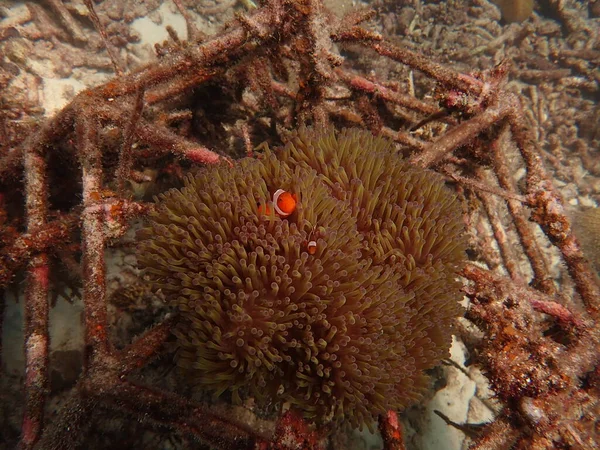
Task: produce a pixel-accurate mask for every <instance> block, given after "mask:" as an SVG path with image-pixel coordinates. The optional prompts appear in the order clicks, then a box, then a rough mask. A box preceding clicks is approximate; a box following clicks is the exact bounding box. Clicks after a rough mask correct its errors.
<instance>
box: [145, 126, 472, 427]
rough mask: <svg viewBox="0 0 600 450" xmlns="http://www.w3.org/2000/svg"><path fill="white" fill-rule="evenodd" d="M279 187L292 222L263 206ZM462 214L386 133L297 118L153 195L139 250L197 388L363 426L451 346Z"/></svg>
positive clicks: (420, 383) (410, 395)
mask: <svg viewBox="0 0 600 450" xmlns="http://www.w3.org/2000/svg"><path fill="white" fill-rule="evenodd" d="M278 190H284V191H285V192H289V193H293V194H294V198H295V200H297V204H296V205H295V206H296V207H295V210H294V211H293V212H292V213H291V214H290V215H289V216H287V217H285V218H282V217H280V216H278V215H277V214H276V212H275V211H274V210H273V208H270V207H268V208H264V207H263V206H262V205H268V206H272V202H271V200H272V196H273V193H274V192H276V191H278ZM461 218H462V208H461V204H460V202H459V200H458V198H457V197H456V195H454V194H453V193H452V191H451V190H450V189H448V188H447V187H446V186H445V183H444V180H443V179H442V178H441V177H440V176H439V175H438V174H436V173H434V172H432V171H428V170H421V169H416V168H414V167H411V166H410V165H408V164H407V163H406V162H403V161H402V159H401V157H400V156H399V155H398V154H397V153H396V152H395V151H394V148H393V145H392V143H390V142H389V141H387V140H385V139H383V138H379V137H374V136H373V135H371V134H370V133H369V132H366V131H362V130H345V131H343V132H341V133H340V134H339V135H336V133H335V131H334V130H332V129H310V128H303V129H301V130H299V131H298V132H297V133H295V134H294V135H293V136H292V137H291V138H290V139H289V141H288V142H287V144H286V145H285V146H284V147H283V148H281V149H279V150H277V151H275V152H273V151H271V150H267V151H266V153H265V154H264V155H262V158H260V159H251V158H246V159H243V160H241V161H238V162H237V163H236V164H235V166H234V167H233V168H230V167H228V166H225V165H223V166H216V167H215V166H213V167H207V168H205V169H202V170H201V172H200V173H198V174H197V175H196V176H191V175H190V176H188V177H187V179H186V181H185V186H184V187H183V188H182V189H180V190H171V191H169V192H167V193H166V194H162V195H160V197H159V200H158V204H157V207H156V211H155V212H154V213H152V214H151V216H150V221H149V225H148V226H147V227H146V228H144V229H143V230H142V231H141V232H140V235H139V237H140V250H139V255H138V257H139V261H140V263H141V265H142V266H143V267H144V268H145V273H146V274H147V276H148V277H149V279H150V281H151V283H153V286H154V287H155V288H156V289H161V290H162V293H163V294H164V296H165V297H166V299H167V300H168V301H169V302H170V303H171V305H173V306H174V307H175V309H176V310H177V311H178V312H179V322H178V324H177V326H176V328H175V334H176V336H177V341H178V346H179V347H178V352H177V361H178V364H179V365H180V366H181V367H182V368H184V369H187V370H186V371H185V373H186V374H187V377H188V379H189V380H190V381H191V382H192V383H193V384H195V385H196V386H198V387H201V388H203V389H207V390H210V391H212V392H214V393H216V394H217V395H218V394H221V393H223V392H225V391H229V392H231V395H232V399H233V400H234V401H236V402H239V401H241V398H242V397H243V396H252V397H254V398H255V399H256V400H257V401H258V402H259V403H262V404H266V403H268V402H273V403H277V402H288V403H289V404H291V405H292V407H294V408H297V409H298V410H300V411H301V412H302V413H303V414H304V416H305V417H306V418H308V419H311V420H314V421H317V422H324V421H331V420H334V421H342V420H344V421H346V422H348V423H350V424H352V425H353V426H355V427H356V426H360V427H362V425H363V424H367V425H368V426H369V427H370V426H371V424H372V421H373V418H374V416H375V415H377V414H380V413H382V412H384V411H386V410H387V409H403V408H405V407H407V406H409V405H411V404H413V403H414V402H415V401H417V400H418V399H419V398H420V397H421V396H422V394H423V392H424V391H425V390H426V389H427V388H428V379H427V376H426V375H425V374H424V370H426V369H429V368H431V367H433V366H435V365H436V364H438V363H439V362H440V360H441V359H442V358H444V357H447V356H448V349H449V347H450V343H451V334H452V329H453V323H454V321H455V319H456V317H457V316H458V315H460V313H461V307H460V306H459V300H460V298H461V296H460V293H459V288H460V283H459V281H458V279H457V272H458V270H459V269H460V266H461V264H462V261H463V259H464V256H465V240H464V239H463V237H462V235H463V225H462V219H461ZM309 241H310V242H313V244H314V243H316V247H314V248H312V249H311V251H310V252H308V251H307V242H309Z"/></svg>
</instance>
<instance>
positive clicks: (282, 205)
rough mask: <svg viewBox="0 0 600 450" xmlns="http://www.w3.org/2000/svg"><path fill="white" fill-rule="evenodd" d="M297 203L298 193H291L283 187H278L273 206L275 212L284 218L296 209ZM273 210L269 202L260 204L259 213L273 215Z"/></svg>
mask: <svg viewBox="0 0 600 450" xmlns="http://www.w3.org/2000/svg"><path fill="white" fill-rule="evenodd" d="M296 203H298V198H297V196H296V194H290V193H289V192H287V191H284V190H283V189H277V190H276V191H275V193H274V194H273V208H274V209H275V214H277V216H279V217H281V218H282V219H283V218H285V217H288V216H289V215H290V214H292V213H293V212H294V211H295V210H296ZM271 213H272V210H271V207H270V206H269V204H264V205H261V204H259V205H258V214H264V215H267V216H268V215H271Z"/></svg>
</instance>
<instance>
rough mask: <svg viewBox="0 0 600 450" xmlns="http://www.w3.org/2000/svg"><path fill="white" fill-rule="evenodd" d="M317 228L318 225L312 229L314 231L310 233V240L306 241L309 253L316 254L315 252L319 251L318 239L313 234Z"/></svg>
mask: <svg viewBox="0 0 600 450" xmlns="http://www.w3.org/2000/svg"><path fill="white" fill-rule="evenodd" d="M315 228H316V226H315V227H314V228H313V229H312V231H311V232H310V234H309V235H308V241H304V245H305V246H306V251H307V252H308V254H309V255H314V254H315V253H317V241H316V239H315V238H314V237H313V234H314V233H315Z"/></svg>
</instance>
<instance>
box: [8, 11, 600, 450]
mask: <svg viewBox="0 0 600 450" xmlns="http://www.w3.org/2000/svg"><path fill="white" fill-rule="evenodd" d="M159 3H160V2H158V1H151V2H134V1H129V2H123V1H120V0H104V1H94V2H92V1H91V0H84V2H83V4H84V6H82V5H81V4H80V3H79V2H64V3H63V2H60V1H56V0H52V1H50V0H49V1H47V2H43V3H39V2H33V1H25V2H22V3H21V2H11V1H9V4H10V8H6V7H5V6H4V5H5V4H6V1H3V2H1V3H0V16H2V22H1V23H0V46H1V47H2V48H1V49H0V98H1V100H0V236H1V237H2V239H1V241H0V261H1V262H2V264H0V288H1V289H2V290H3V292H2V293H3V294H6V292H8V291H18V290H19V289H20V287H21V286H26V290H25V292H19V293H18V294H19V298H20V301H21V304H22V305H23V307H24V311H25V314H24V320H23V322H24V326H23V328H24V345H23V348H24V352H23V358H24V368H23V370H20V371H19V372H18V373H17V374H9V375H5V374H4V373H3V375H2V379H1V380H0V382H1V387H2V389H0V400H1V401H0V417H2V419H3V420H1V421H0V433H1V437H0V439H2V440H4V441H6V442H7V446H8V447H10V448H12V447H16V446H17V445H19V446H20V448H23V449H30V448H43V449H47V448H77V447H81V446H85V447H86V448H90V449H94V448H114V447H117V446H126V447H128V448H144V449H145V448H149V447H152V446H154V447H160V448H173V447H179V448H186V447H187V448H206V446H212V447H216V448H229V449H232V448H235V449H239V448H274V449H288V448H303V447H304V448H306V447H309V448H315V449H317V448H325V447H326V446H328V445H329V446H330V447H335V448H346V447H351V446H352V445H353V444H354V442H351V441H352V439H351V438H346V439H345V440H344V439H343V436H341V435H340V434H339V433H338V434H336V431H335V430H331V429H329V428H327V427H325V428H309V427H307V424H306V422H305V421H304V420H302V419H301V418H300V417H298V416H297V415H295V414H287V413H286V414H284V415H283V416H281V417H280V418H278V419H277V420H276V421H273V420H260V419H258V418H257V415H256V414H255V413H254V412H253V411H252V406H251V405H249V404H245V405H244V407H243V408H235V407H229V408H226V409H218V405H210V404H209V403H208V402H204V401H203V400H204V399H195V401H192V400H190V396H189V391H187V390H186V389H185V388H182V387H181V386H179V385H177V384H175V383H173V382H172V381H173V380H172V378H171V377H169V376H167V375H166V374H168V371H169V369H170V368H171V367H172V366H171V365H172V355H171V354H170V353H169V345H168V344H169V339H170V337H171V336H172V329H173V327H175V324H174V322H175V321H174V319H173V318H172V317H170V316H168V315H164V312H163V311H162V310H161V309H160V308H156V309H154V308H151V309H150V310H148V309H145V308H143V305H144V304H148V302H149V301H150V299H139V298H138V299H133V303H132V306H131V307H123V306H126V305H124V304H123V302H127V299H128V298H130V296H131V295H134V296H135V295H138V294H139V295H146V294H144V289H130V290H125V291H120V292H121V293H120V294H116V295H117V297H118V298H115V301H114V302H113V301H111V295H112V292H111V290H114V289H112V287H111V283H112V282H113V281H114V280H111V279H110V276H111V273H110V271H109V269H110V265H109V264H108V263H109V262H110V261H111V260H110V257H111V255H113V253H115V252H121V253H125V254H126V255H127V256H132V255H131V254H132V253H133V252H134V250H133V248H134V247H135V243H134V242H133V241H132V239H131V232H130V230H131V228H132V227H133V226H134V223H135V222H136V220H137V219H138V218H139V217H140V216H141V217H145V216H146V215H147V214H148V213H149V212H150V211H151V210H152V208H153V205H151V204H148V203H146V202H147V200H148V197H149V195H150V194H151V193H156V192H161V191H163V190H164V189H165V188H168V187H173V186H177V187H180V186H181V185H182V184H183V180H184V179H185V177H186V176H188V173H189V172H193V171H194V170H195V166H196V165H197V164H214V163H217V162H227V161H229V158H234V157H235V158H237V157H239V156H241V155H243V154H244V153H246V154H248V155H252V154H253V152H254V148H255V145H256V144H257V143H260V142H263V141H266V142H268V143H269V144H270V145H272V146H273V145H278V144H279V143H281V142H282V141H283V140H285V137H286V136H287V135H288V134H289V132H290V130H292V129H294V128H297V127H298V126H299V125H301V124H316V125H319V126H323V125H327V124H334V125H335V126H336V127H337V128H343V127H350V126H352V127H361V128H367V129H369V131H371V132H372V133H374V134H380V135H383V136H386V137H387V138H389V139H391V140H393V141H394V142H395V145H397V150H398V153H401V154H403V155H404V156H406V157H408V161H409V164H411V165H414V166H420V167H428V168H430V169H432V170H435V171H436V172H438V173H440V174H442V175H443V176H444V177H446V179H447V180H449V181H450V182H452V184H453V186H454V187H455V188H456V189H457V190H460V191H462V193H464V196H465V197H466V198H467V200H468V203H467V204H468V206H469V207H468V209H467V210H466V211H465V212H464V215H463V219H464V221H465V223H466V224H467V227H468V230H469V231H470V232H471V234H470V248H471V249H472V250H471V251H470V252H469V256H470V258H471V259H472V261H473V262H472V264H467V265H466V267H465V269H464V270H463V271H462V276H463V277H464V278H465V279H466V280H467V281H466V287H465V288H464V292H465V293H466V294H467V296H468V297H469V300H470V304H469V306H468V309H467V315H466V317H467V319H464V320H461V321H459V324H460V326H459V328H458V330H457V331H458V332H459V333H458V334H459V337H460V338H461V340H462V341H463V342H464V343H465V345H466V346H467V348H468V350H469V352H470V357H469V360H468V363H467V365H466V366H464V367H463V366H460V370H462V371H464V372H465V373H467V374H469V375H472V374H473V373H474V372H475V371H476V370H480V369H481V370H483V371H484V372H485V373H486V374H487V375H488V377H489V380H490V381H491V383H492V384H491V387H492V388H493V390H494V391H495V394H493V395H494V396H495V397H496V399H497V402H496V403H495V405H494V407H492V408H491V411H492V413H491V414H490V415H489V416H488V418H489V420H488V419H486V421H485V423H468V422H469V421H472V420H475V421H479V422H481V419H477V418H476V419H472V416H470V415H469V416H467V415H465V416H461V417H449V416H448V417H447V421H444V420H442V419H439V418H437V417H436V418H435V420H438V422H439V423H441V424H442V426H444V427H445V428H444V429H448V428H449V426H450V425H452V426H454V427H456V428H457V430H460V432H461V433H463V432H464V433H466V434H468V436H469V437H468V439H467V440H466V441H465V445H470V446H471V448H473V449H476V450H477V449H486V450H490V449H498V450H500V449H506V448H511V447H514V448H535V449H554V448H574V449H575V448H577V449H578V448H584V449H587V448H590V449H592V448H597V447H598V442H599V441H600V439H599V438H598V432H597V430H598V421H597V417H598V398H599V396H600V395H599V389H598V386H599V381H598V379H599V377H598V373H599V372H600V371H599V363H598V361H599V348H600V345H599V341H600V339H599V336H600V325H599V323H600V322H599V321H598V320H599V317H598V316H599V314H600V313H599V308H600V305H599V301H598V299H599V298H600V289H599V287H598V280H597V274H596V273H595V271H594V270H593V269H592V268H591V267H590V265H589V264H588V262H587V260H586V259H585V254H584V252H582V249H581V246H580V243H579V240H578V239H577V231H576V230H575V229H574V228H573V227H572V223H571V219H570V218H569V215H568V214H567V213H566V211H565V208H564V205H565V203H567V202H568V203H571V204H573V205H583V206H595V203H597V202H598V201H599V200H600V183H599V182H598V175H599V174H600V166H599V165H598V157H597V156H598V155H597V149H598V144H599V142H598V138H599V135H598V133H597V132H596V131H595V130H596V128H597V127H596V123H595V122H597V118H598V111H599V109H598V105H597V98H598V91H599V85H600V71H599V70H598V64H599V63H600V53H599V52H598V48H599V47H600V37H599V33H598V30H599V29H600V28H599V27H598V20H599V19H598V17H599V16H598V14H599V13H598V11H599V9H598V2H597V1H593V2H592V1H590V2H579V1H576V0H548V1H544V2H537V3H536V5H537V7H536V11H535V14H533V15H532V16H531V19H530V20H527V21H525V22H523V23H522V24H519V23H512V24H505V23H504V22H503V21H501V20H500V12H499V10H498V8H496V7H495V6H494V5H493V4H492V3H491V2H488V1H478V2H471V1H466V0H451V1H444V2H439V1H421V0H403V1H401V2H398V1H397V0H377V1H376V2H374V5H375V6H377V8H378V10H379V13H380V14H379V15H376V14H375V13H374V12H373V11H371V10H365V9H358V10H349V11H345V13H344V14H343V15H341V16H340V17H337V16H336V15H335V14H334V13H332V12H331V9H328V8H326V7H325V6H324V5H323V3H322V2H321V1H319V0H300V1H298V0H295V1H291V0H265V1H260V2H258V3H259V4H258V6H259V7H258V8H254V9H252V11H246V10H244V9H243V8H242V7H241V6H240V5H241V3H239V2H236V3H235V5H234V2H232V1H229V0H226V1H221V0H203V1H201V2H190V1H188V0H175V1H174V2H173V8H174V9H176V10H178V11H179V12H180V18H181V20H182V23H184V25H183V30H182V31H180V32H178V33H179V34H178V33H176V32H175V31H174V29H173V28H167V32H166V33H165V39H167V42H165V43H163V44H161V45H157V46H156V48H155V53H151V52H149V51H141V50H140V48H139V47H136V45H137V44H136V41H137V38H138V37H139V34H138V33H137V32H136V31H135V27H136V26H137V25H138V23H139V20H137V15H138V14H140V13H141V14H148V15H149V18H150V19H149V20H155V21H158V20H159V19H160V18H161V17H162V16H161V14H162V12H159V10H155V8H157V7H158V6H159ZM166 3H167V2H165V3H163V4H161V5H160V9H161V10H164V9H165V8H166V9H168V7H169V5H170V3H169V4H168V5H167V4H166ZM189 3H193V7H192V8H188V7H187V4H189ZM232 5H234V7H235V8H237V10H236V9H233V8H229V7H230V6H232ZM13 6H14V8H13ZM335 9H336V10H337V7H336V8H335ZM198 12H200V14H198ZM221 12H222V13H223V16H219V14H220V13H221ZM236 13H237V14H236ZM369 19H374V20H373V21H372V22H371V23H369V24H364V22H365V21H367V20H369ZM225 20H226V21H228V23H227V24H224V21H225ZM184 36H185V37H184ZM113 73H114V74H116V75H117V76H116V77H114V78H113V77H112V75H111V74H113ZM61 77H70V81H72V82H74V83H73V84H70V85H69V86H71V92H70V93H69V92H68V91H69V89H65V90H64V91H63V92H64V93H65V94H66V96H67V98H68V101H66V102H64V103H62V104H61V103H60V102H55V103H54V104H49V102H47V101H46V102H45V108H46V111H45V113H46V115H45V117H42V113H41V109H40V107H39V105H40V103H41V102H42V100H48V97H51V94H52V92H53V91H52V87H53V86H56V85H61V83H62V82H63V81H64V80H62V79H61ZM83 82H85V84H84V83H83ZM76 92H78V94H77V95H75V93H76ZM263 200H264V199H263ZM304 231H305V232H306V229H305V230H304ZM312 238H313V237H312V236H311V239H312ZM318 239H323V237H320V238H318ZM318 239H317V240H318ZM323 245H324V244H323ZM56 264H60V265H63V266H64V267H65V268H67V270H68V272H69V273H70V274H71V275H72V276H73V277H74V278H77V277H79V278H81V286H82V293H81V296H82V299H81V309H82V322H83V339H82V340H83V341H84V342H82V343H81V348H80V350H81V354H82V356H83V358H82V359H83V364H82V367H81V368H80V371H79V370H76V369H77V368H74V367H65V370H66V371H68V372H69V373H66V372H65V373H63V374H61V375H68V376H61V380H62V381H61V383H60V384H61V386H60V392H55V391H50V390H49V388H50V387H51V385H50V382H51V381H52V380H51V378H54V374H53V371H55V370H57V368H58V367H57V366H56V365H51V364H50V359H52V360H53V361H54V362H55V363H56V362H59V358H53V356H54V353H52V347H51V342H50V332H51V326H53V327H54V328H55V329H56V323H57V321H56V317H52V315H51V313H52V312H55V309H54V310H53V309H51V304H50V303H49V302H48V298H49V295H50V293H51V291H54V290H55V288H54V285H53V283H52V280H53V279H54V277H55V276H56V274H57V273H60V271H61V270H62V269H61V268H59V267H56ZM129 265H131V264H129ZM20 280H25V281H24V283H21V282H20ZM121 282H122V283H124V284H127V283H128V281H126V280H124V279H123V280H122V281H121ZM138 282H139V280H136V281H135V283H138ZM132 284H133V283H132ZM125 287H126V286H125ZM136 292H137V293H138V294H135V293H136ZM123 294H126V295H123ZM7 297H8V296H7V295H2V296H1V297H0V317H2V316H3V315H4V314H5V311H6V310H8V309H10V308H11V307H12V305H11V304H10V303H8V301H7V300H6V299H7ZM74 301H77V300H74ZM114 305H117V307H113V306H114ZM136 311H137V312H136ZM154 311H156V313H157V314H156V316H154V315H153V312H154ZM133 312H136V313H141V314H143V320H139V321H135V322H136V326H133V327H130V328H129V329H131V330H132V332H133V333H136V335H132V334H131V333H127V332H122V330H121V329H115V328H119V327H120V326H121V325H120V324H122V323H127V321H128V320H130V321H131V320H133V319H132V317H133ZM129 314H131V315H129ZM128 315H129V316H128ZM11 317H12V316H11ZM2 324H3V325H4V326H6V320H5V321H3V322H2ZM139 324H144V326H146V325H147V326H149V327H150V328H148V329H145V330H143V331H141V330H140V328H139V327H138V326H139ZM151 324H152V325H153V326H151ZM9 325H11V324H9ZM3 336H4V334H3ZM3 344H4V347H3V348H4V349H5V350H6V348H7V347H9V346H11V345H12V342H11V341H10V340H8V341H5V342H4V343H3ZM60 355H61V354H59V353H58V352H57V356H59V357H60ZM2 356H3V358H4V357H5V356H6V351H3V354H2ZM63 356H64V354H63ZM161 356H162V357H161ZM75 359H76V358H70V360H71V361H74V360H75ZM51 366H52V367H51ZM68 366H71V363H69V364H68ZM455 369H456V368H455ZM456 370H459V369H456ZM77 374H79V376H78V378H77V381H76V382H75V384H74V385H70V384H69V383H72V382H73V381H72V377H73V376H76V375H77ZM546 380H548V381H549V382H548V383H547V382H546ZM478 395H480V394H478ZM484 400H486V399H484ZM488 400H489V399H488ZM488 403H491V401H490V402H488ZM378 419H379V429H380V431H381V435H382V438H383V440H384V446H385V448H386V449H402V448H403V447H404V444H405V439H403V431H406V430H407V429H408V430H409V432H410V429H409V428H407V427H406V425H410V424H407V422H406V421H405V422H402V421H401V419H402V417H398V415H397V413H396V411H394V410H389V411H387V412H386V413H385V414H381V415H380V416H379V418H378ZM399 419H400V420H399ZM446 424H448V426H447V425H446ZM403 425H404V426H403ZM404 437H405V438H407V439H406V442H407V444H408V446H409V447H410V448H418V443H415V442H414V441H413V440H412V439H411V436H410V435H408V436H407V435H406V434H405V435H404ZM338 442H345V443H346V444H345V445H343V446H342V445H337V443H338ZM149 443H150V444H149Z"/></svg>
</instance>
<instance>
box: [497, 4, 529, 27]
mask: <svg viewBox="0 0 600 450" xmlns="http://www.w3.org/2000/svg"><path fill="white" fill-rule="evenodd" d="M494 3H496V4H497V5H498V7H499V8H500V11H501V12H502V19H504V20H505V21H506V22H509V23H511V22H523V21H525V20H527V19H528V18H529V17H530V16H531V13H532V12H533V0H494Z"/></svg>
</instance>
